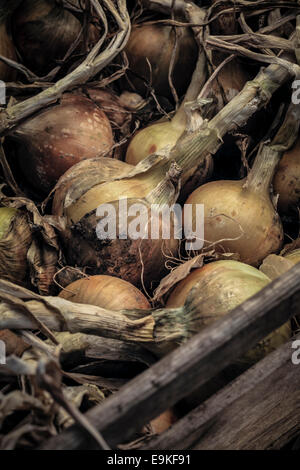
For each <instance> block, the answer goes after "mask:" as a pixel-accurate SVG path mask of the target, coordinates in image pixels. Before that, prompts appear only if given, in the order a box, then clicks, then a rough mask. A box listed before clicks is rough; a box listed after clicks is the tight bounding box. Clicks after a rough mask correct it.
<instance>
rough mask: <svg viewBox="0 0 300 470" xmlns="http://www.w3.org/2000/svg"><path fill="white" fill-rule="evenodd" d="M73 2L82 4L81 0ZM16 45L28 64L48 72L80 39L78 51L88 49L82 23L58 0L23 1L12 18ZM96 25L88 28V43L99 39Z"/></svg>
mask: <svg viewBox="0 0 300 470" xmlns="http://www.w3.org/2000/svg"><path fill="white" fill-rule="evenodd" d="M70 4H71V5H72V4H73V6H75V7H76V6H77V7H79V6H80V2H79V1H78V0H72V2H70ZM12 26H13V36H14V41H15V44H16V46H17V48H18V50H19V52H20V54H21V56H22V58H23V60H24V63H25V65H26V66H27V67H29V68H30V69H31V70H32V71H33V72H35V73H38V74H46V73H48V72H50V70H52V69H53V68H54V66H55V65H56V64H57V63H58V61H59V60H63V59H64V57H65V55H66V54H67V52H68V51H69V49H70V47H71V46H73V44H74V43H75V42H76V41H77V39H78V37H79V35H80V34H81V38H80V41H79V43H78V45H77V47H76V49H75V52H76V53H82V52H84V51H85V45H84V42H85V41H84V37H83V35H82V24H81V22H80V20H79V19H77V18H76V17H75V16H74V15H73V14H72V13H71V12H70V11H68V10H66V9H64V8H63V7H62V6H60V5H59V4H58V3H57V2H56V1H55V0H23V1H22V3H21V5H20V6H19V8H18V9H17V10H16V11H15V13H14V15H13V18H12ZM97 37H98V33H97V30H96V28H95V27H94V26H93V25H89V28H88V38H87V40H88V43H91V44H94V43H95V42H96V41H97Z"/></svg>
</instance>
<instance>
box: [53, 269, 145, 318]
mask: <svg viewBox="0 0 300 470" xmlns="http://www.w3.org/2000/svg"><path fill="white" fill-rule="evenodd" d="M59 296H60V297H62V298H63V299H67V300H71V301H72V302H76V303H78V304H90V305H96V306H97V307H101V308H107V309H111V310H123V309H125V310H127V309H128V310H129V309H134V308H136V309H140V310H144V309H148V308H150V304H149V302H148V300H147V299H146V297H145V296H144V295H143V294H142V293H141V292H140V291H139V290H138V289H137V288H136V287H135V286H133V285H132V284H130V283H129V282H126V281H123V280H122V279H119V278H117V277H112V276H90V277H85V278H82V279H78V280H77V281H75V282H72V283H71V284H70V285H68V286H67V287H66V289H64V290H63V291H61V293H60V294H59Z"/></svg>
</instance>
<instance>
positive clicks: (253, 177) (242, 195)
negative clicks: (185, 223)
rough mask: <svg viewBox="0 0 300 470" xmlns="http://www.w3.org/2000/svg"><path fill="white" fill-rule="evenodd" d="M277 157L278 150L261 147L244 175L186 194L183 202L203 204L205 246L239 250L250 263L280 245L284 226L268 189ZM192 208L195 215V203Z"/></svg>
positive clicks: (241, 256) (213, 183) (242, 256)
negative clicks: (248, 171) (243, 176)
mask: <svg viewBox="0 0 300 470" xmlns="http://www.w3.org/2000/svg"><path fill="white" fill-rule="evenodd" d="M279 159H280V155H278V152H272V151H269V150H268V147H263V150H262V151H261V152H259V154H258V156H257V157H256V160H255V163H254V165H253V168H252V170H251V171H250V173H249V175H248V177H247V178H245V179H242V180H240V181H230V180H222V181H213V182H210V183H207V184H205V185H203V186H201V187H199V188H198V189H196V190H195V191H194V192H193V193H192V194H191V195H190V196H189V197H188V199H187V201H186V204H193V205H196V204H203V205H204V239H205V245H204V246H205V247H206V246H208V245H210V244H211V243H213V244H215V245H214V248H215V249H216V250H217V251H225V252H228V251H229V252H234V253H238V254H239V255H240V259H241V261H243V262H245V263H248V264H251V265H253V266H258V265H259V264H260V263H261V262H262V260H263V259H264V258H265V257H266V256H267V255H268V254H270V253H274V252H277V251H278V250H279V249H280V247H281V245H282V241H283V229H282V224H281V221H280V218H279V216H278V214H277V212H276V210H275V207H274V205H273V203H272V201H271V198H270V193H269V188H270V183H271V181H272V178H273V175H274V171H275V168H276V166H277V164H278V161H279ZM193 210H194V211H193V217H194V218H195V214H196V210H197V207H196V206H194V208H193ZM194 223H195V222H194Z"/></svg>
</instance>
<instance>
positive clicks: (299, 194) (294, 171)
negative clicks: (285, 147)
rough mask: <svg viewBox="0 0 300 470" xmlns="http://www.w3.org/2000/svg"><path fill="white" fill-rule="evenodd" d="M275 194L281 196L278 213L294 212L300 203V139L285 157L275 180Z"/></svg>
mask: <svg viewBox="0 0 300 470" xmlns="http://www.w3.org/2000/svg"><path fill="white" fill-rule="evenodd" d="M273 187H274V192H275V193H276V194H278V195H279V198H278V211H279V213H282V214H289V213H291V212H294V211H296V210H297V208H298V207H299V202H300V139H299V138H298V139H297V141H296V143H295V145H294V146H293V148H292V149H291V150H289V151H287V152H285V154H284V155H283V157H282V159H281V160H280V163H279V165H278V168H277V170H276V174H275V176H274V179H273Z"/></svg>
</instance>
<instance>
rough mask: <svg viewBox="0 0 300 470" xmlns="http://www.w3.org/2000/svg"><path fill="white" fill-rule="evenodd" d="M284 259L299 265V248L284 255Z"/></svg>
mask: <svg viewBox="0 0 300 470" xmlns="http://www.w3.org/2000/svg"><path fill="white" fill-rule="evenodd" d="M284 258H286V259H288V260H289V261H291V262H292V263H294V264H297V263H300V248H298V249H297V250H292V251H290V252H288V253H287V254H285V255H284Z"/></svg>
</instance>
